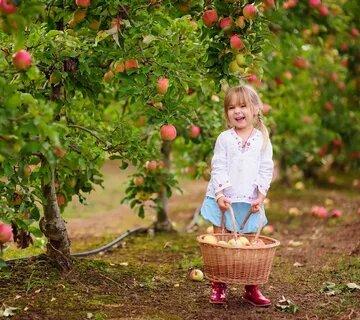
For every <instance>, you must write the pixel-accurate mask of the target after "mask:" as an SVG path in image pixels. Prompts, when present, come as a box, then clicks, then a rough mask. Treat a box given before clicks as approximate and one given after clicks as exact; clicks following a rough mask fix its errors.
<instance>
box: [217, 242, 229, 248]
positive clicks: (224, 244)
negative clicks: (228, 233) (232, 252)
mask: <svg viewBox="0 0 360 320" xmlns="http://www.w3.org/2000/svg"><path fill="white" fill-rule="evenodd" d="M217 244H220V245H221V246H223V247H228V246H229V244H228V243H227V242H226V241H224V240H220V241H219V242H218V243H217Z"/></svg>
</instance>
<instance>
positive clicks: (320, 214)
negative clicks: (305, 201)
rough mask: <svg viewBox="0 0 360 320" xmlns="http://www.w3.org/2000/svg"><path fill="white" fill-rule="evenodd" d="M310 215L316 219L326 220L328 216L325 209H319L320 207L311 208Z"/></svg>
mask: <svg viewBox="0 0 360 320" xmlns="http://www.w3.org/2000/svg"><path fill="white" fill-rule="evenodd" d="M311 213H312V214H313V215H314V216H315V217H318V218H322V219H324V218H327V216H328V211H327V210H326V208H325V207H320V206H313V207H312V208H311Z"/></svg>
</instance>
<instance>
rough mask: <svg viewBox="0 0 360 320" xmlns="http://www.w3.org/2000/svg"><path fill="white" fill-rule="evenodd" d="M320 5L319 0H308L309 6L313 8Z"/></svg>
mask: <svg viewBox="0 0 360 320" xmlns="http://www.w3.org/2000/svg"><path fill="white" fill-rule="evenodd" d="M320 5H321V0H309V6H310V7H313V8H317V7H318V6H320Z"/></svg>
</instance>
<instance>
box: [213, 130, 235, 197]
mask: <svg viewBox="0 0 360 320" xmlns="http://www.w3.org/2000/svg"><path fill="white" fill-rule="evenodd" d="M226 157H227V152H226V141H225V137H224V135H223V134H220V135H219V136H218V138H217V140H216V143H215V148H214V156H213V158H212V160H211V177H212V183H213V185H214V189H215V194H216V195H217V197H218V195H222V191H223V190H224V189H226V188H228V187H230V186H231V183H230V179H229V176H228V172H227V160H226Z"/></svg>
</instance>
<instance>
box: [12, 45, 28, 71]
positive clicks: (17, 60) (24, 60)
mask: <svg viewBox="0 0 360 320" xmlns="http://www.w3.org/2000/svg"><path fill="white" fill-rule="evenodd" d="M12 61H13V64H14V66H15V68H16V69H18V70H26V69H28V68H29V67H30V66H31V62H32V58H31V54H30V53H29V52H27V51H26V50H20V51H18V52H15V53H14V54H13V56H12Z"/></svg>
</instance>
